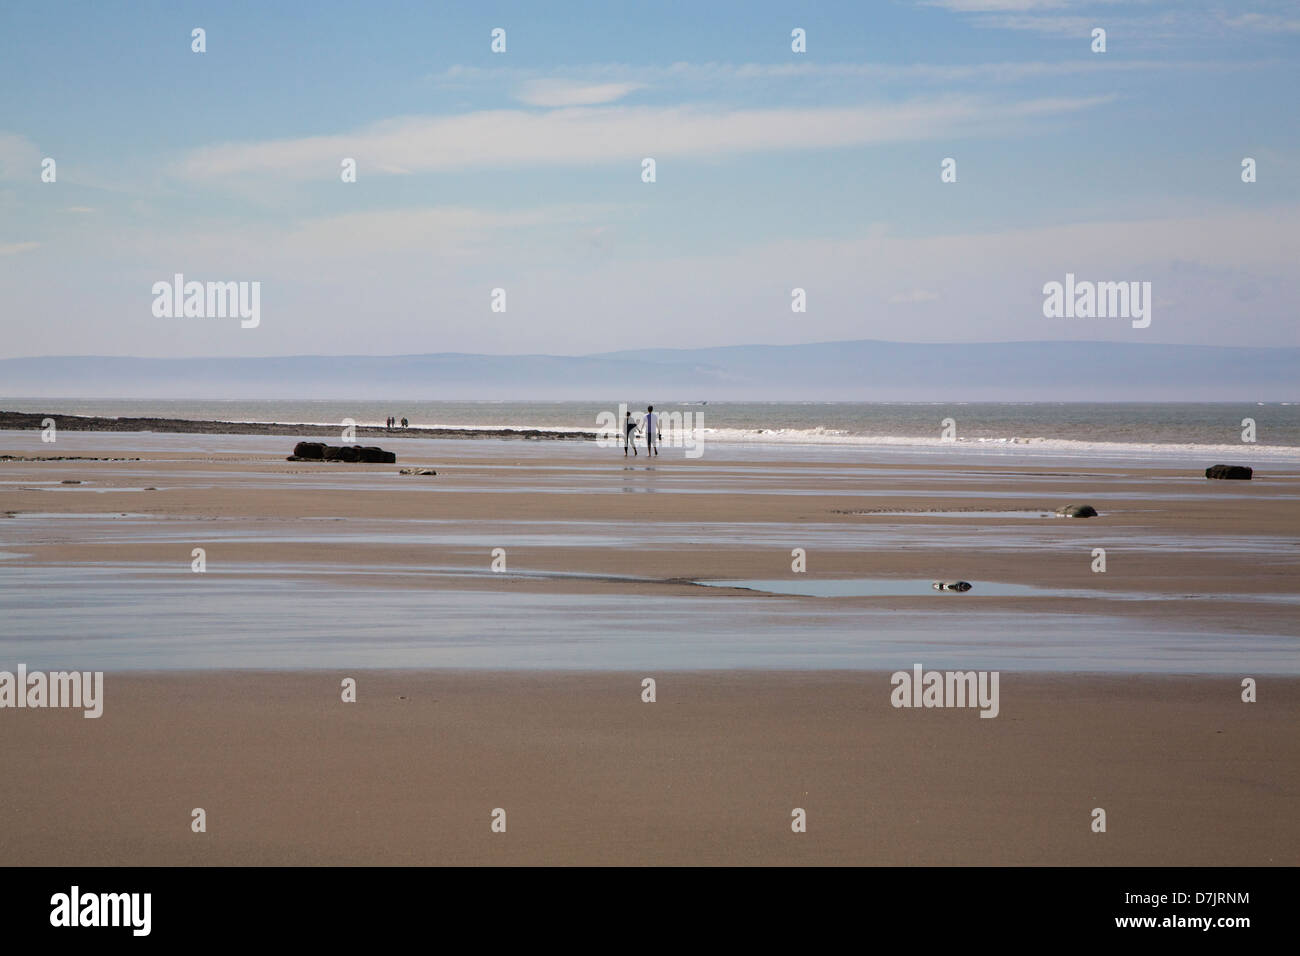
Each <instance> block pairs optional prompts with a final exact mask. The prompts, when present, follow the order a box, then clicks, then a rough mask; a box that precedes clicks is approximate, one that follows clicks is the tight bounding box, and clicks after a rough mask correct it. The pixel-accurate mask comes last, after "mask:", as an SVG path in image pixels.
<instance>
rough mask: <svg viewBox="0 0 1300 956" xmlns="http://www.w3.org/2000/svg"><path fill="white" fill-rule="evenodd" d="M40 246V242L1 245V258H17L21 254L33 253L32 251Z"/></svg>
mask: <svg viewBox="0 0 1300 956" xmlns="http://www.w3.org/2000/svg"><path fill="white" fill-rule="evenodd" d="M39 246H40V243H39V242H11V243H8V244H0V256H16V255H18V254H19V253H23V252H31V250H33V249H35V248H37V247H39Z"/></svg>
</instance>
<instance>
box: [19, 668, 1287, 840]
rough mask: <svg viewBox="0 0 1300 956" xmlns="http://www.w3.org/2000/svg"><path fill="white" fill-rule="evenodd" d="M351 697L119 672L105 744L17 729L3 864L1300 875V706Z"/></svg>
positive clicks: (567, 695)
mask: <svg viewBox="0 0 1300 956" xmlns="http://www.w3.org/2000/svg"><path fill="white" fill-rule="evenodd" d="M343 676H347V675H346V674H341V673H319V674H302V673H297V674H294V673H272V674H266V673H253V674H241V673H230V672H219V673H207V674H176V675H150V674H132V675H114V674H109V675H107V676H106V678H105V695H104V696H105V706H104V715H103V716H102V717H101V718H99V719H98V720H87V719H84V718H82V717H81V715H80V714H79V713H71V712H68V711H51V710H46V711H32V710H24V711H9V712H0V720H3V721H4V724H5V751H6V754H7V755H8V756H9V759H8V760H7V763H8V765H9V767H10V772H8V773H5V774H4V775H2V776H0V808H3V810H2V811H0V814H2V819H3V825H2V826H0V858H3V859H4V860H5V861H6V862H7V863H11V864H16V865H27V864H55V865H98V864H105V865H124V864H131V865H134V864H164V865H166V864H187V865H188V864H229V865H245V864H362V863H371V864H471V865H472V864H505V863H509V864H549V865H557V864H560V865H568V864H614V865H618V864H687V865H690V864H873V865H874V864H898V865H916V864H940V865H948V864H970V865H1004V864H1029V865H1039V864H1071V865H1085V866H1116V865H1180V866H1182V865H1221V864H1223V865H1227V864H1232V865H1248V866H1254V865H1268V866H1273V865H1289V866H1294V865H1296V864H1297V863H1300V822H1298V821H1297V817H1296V814H1295V813H1294V808H1295V805H1296V799H1297V797H1300V738H1298V737H1297V735H1296V733H1295V727H1296V726H1297V721H1298V720H1300V681H1297V680H1295V679H1283V678H1272V679H1264V680H1261V682H1260V685H1259V702H1258V703H1254V704H1246V703H1242V702H1241V700H1240V688H1239V686H1238V685H1237V682H1236V681H1235V680H1233V679H1215V678H1156V677H1132V678H1116V677H1097V676H1078V677H1070V678H1063V677H1051V676H1045V675H1038V676H1025V675H1003V681H1002V686H1001V692H1000V697H1001V713H1000V714H999V716H998V717H997V718H995V719H981V718H980V717H978V716H977V712H976V711H974V710H969V709H965V710H963V709H931V710H925V709H921V710H915V709H895V708H893V707H891V705H890V703H889V692H890V685H889V677H888V675H886V674H878V673H865V672H860V673H821V672H812V673H771V672H720V673H703V674H701V673H679V674H660V675H657V687H656V696H657V700H656V701H655V702H654V703H644V702H642V700H641V679H642V677H645V676H654V675H646V674H641V673H602V674H572V673H559V672H550V673H517V672H515V673H511V672H505V673H501V672H441V673H440V672H428V671H407V672H399V673H393V672H368V673H357V674H355V675H353V676H355V677H356V678H357V682H358V683H357V702H356V703H343V702H342V701H341V699H340V682H341V679H342V677H343ZM196 807H201V808H203V809H204V810H205V811H206V820H207V832H206V833H194V832H192V831H191V819H192V817H191V813H192V810H193V809H194V808H196ZM1098 807H1100V808H1102V809H1104V810H1105V811H1106V815H1107V817H1106V832H1105V833H1094V832H1093V831H1092V821H1093V810H1094V809H1095V808H1098ZM497 808H501V809H503V810H505V813H506V817H505V819H506V832H505V833H494V832H492V829H491V824H492V814H493V811H494V810H496V809H497ZM796 808H801V809H803V810H804V811H805V813H806V819H807V832H805V833H795V832H793V831H792V829H791V823H792V819H793V818H792V811H793V810H795V809H796Z"/></svg>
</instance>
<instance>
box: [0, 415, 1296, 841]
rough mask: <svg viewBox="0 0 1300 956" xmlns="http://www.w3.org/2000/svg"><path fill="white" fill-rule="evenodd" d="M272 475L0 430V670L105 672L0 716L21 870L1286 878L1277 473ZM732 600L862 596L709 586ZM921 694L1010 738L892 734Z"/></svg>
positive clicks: (531, 450)
mask: <svg viewBox="0 0 1300 956" xmlns="http://www.w3.org/2000/svg"><path fill="white" fill-rule="evenodd" d="M293 440H294V438H293V436H284V437H275V436H262V435H240V436H219V435H218V436H214V435H200V436H195V435H156V434H155V435H132V434H114V435H110V434H101V433H70V434H67V435H61V436H60V438H59V445H58V450H57V453H56V452H55V451H54V449H52V448H51V447H50V446H44V447H42V446H41V444H40V442H39V439H38V438H37V437H36V433H34V432H30V431H27V432H4V433H0V454H7V455H11V456H14V457H13V458H11V459H9V460H3V461H0V482H2V484H0V489H2V490H0V495H2V496H3V505H2V506H0V511H3V512H5V513H7V514H8V515H9V517H5V518H3V519H0V535H3V537H0V555H3V557H0V573H4V574H5V575H6V577H7V579H8V581H9V583H10V584H12V585H13V586H12V587H6V588H5V589H4V596H3V598H0V600H3V601H4V602H5V604H4V613H5V620H6V624H5V625H4V629H3V631H0V651H2V652H3V655H4V657H3V660H2V661H0V667H9V668H11V669H12V667H13V666H14V665H16V664H17V663H19V662H25V663H26V664H28V666H30V667H37V666H45V667H47V668H55V667H60V668H62V667H75V668H79V669H103V670H106V671H108V673H107V674H106V677H105V708H104V716H103V717H101V718H99V719H97V720H86V719H83V718H82V717H81V714H80V713H79V712H69V711H56V710H25V711H18V710H8V711H6V712H4V713H3V714H0V719H2V720H3V721H4V723H5V740H6V752H7V753H8V754H10V755H11V758H12V760H13V761H14V765H15V766H21V767H22V768H23V772H22V773H21V774H9V775H6V777H5V779H4V782H3V783H0V806H2V807H3V808H4V810H3V815H4V826H3V827H2V828H0V832H2V833H3V837H0V855H3V856H4V858H5V859H6V860H8V861H10V862H12V863H16V864H36V863H53V864H79V865H80V864H113V865H118V864H201V863H223V864H274V863H289V864H317V863H319V864H327V863H328V864H336V863H397V864H428V863H463V864H479V863H523V864H620V863H626V864H656V863H677V864H708V863H737V864H781V863H821V864H998V865H1001V864H1082V865H1098V866H1102V865H1137V864H1146V865H1199V864H1204V865H1219V864H1238V865H1294V864H1296V863H1297V862H1298V861H1300V849H1298V848H1300V840H1298V839H1297V837H1298V835H1300V834H1298V831H1297V823H1296V822H1295V817H1294V814H1293V813H1292V812H1291V808H1292V807H1293V805H1294V802H1295V799H1296V797H1297V767H1300V761H1297V757H1298V756H1300V754H1298V753H1297V748H1298V747H1300V743H1298V742H1297V738H1296V736H1295V734H1294V727H1295V726H1296V720H1297V717H1298V716H1300V713H1297V711H1298V710H1300V679H1297V677H1296V674H1297V672H1298V671H1300V658H1298V656H1297V654H1296V649H1297V639H1298V635H1300V623H1298V622H1297V614H1296V611H1297V606H1296V595H1297V593H1298V592H1300V588H1298V587H1297V585H1296V584H1295V581H1296V580H1297V570H1300V547H1297V540H1298V539H1300V519H1297V517H1296V513H1295V510H1294V500H1295V498H1296V497H1297V496H1298V495H1300V475H1297V474H1296V473H1295V472H1294V471H1289V470H1287V469H1285V468H1278V469H1276V470H1275V471H1274V472H1273V473H1269V472H1268V471H1267V470H1264V469H1262V470H1261V474H1260V475H1259V476H1258V477H1257V478H1256V480H1254V481H1251V482H1249V483H1247V482H1213V481H1207V480H1206V479H1204V477H1202V476H1200V475H1199V474H1198V471H1197V469H1196V468H1194V467H1191V466H1188V465H1185V464H1181V463H1168V464H1160V465H1151V464H1148V465H1140V466H1139V465H1123V464H1113V463H1112V464H1105V465H1100V464H1093V463H1087V462H1073V463H1062V462H1058V461H1041V460H1039V461H1035V460H1032V459H1017V460H1007V461H997V460H990V459H988V458H981V457H972V458H970V459H969V460H968V461H952V460H932V461H926V460H911V461H907V460H902V459H898V458H895V459H890V460H871V459H868V458H864V457H858V458H856V459H846V458H844V456H842V455H841V456H840V457H839V458H838V459H832V458H829V457H828V454H829V453H824V452H818V453H815V454H814V453H808V454H805V453H799V452H796V453H784V454H777V453H770V454H769V453H764V452H763V451H762V450H761V449H759V450H745V451H738V450H735V449H726V448H717V449H715V450H712V452H711V454H709V455H706V456H705V457H704V458H702V459H700V460H689V459H686V458H684V457H682V456H681V453H680V451H676V452H675V453H674V454H665V455H664V456H661V457H660V459H658V460H655V461H654V462H653V463H651V462H647V461H645V460H644V459H643V458H641V459H630V460H627V461H625V460H624V459H623V456H622V454H621V452H615V451H613V450H609V449H597V448H595V447H594V446H593V445H590V444H584V443H577V442H545V443H542V442H525V441H517V440H516V441H502V440H498V441H450V442H439V441H436V440H428V439H422V440H411V441H406V442H404V441H403V440H401V439H396V440H393V441H381V443H382V444H383V445H384V446H385V447H393V448H396V449H397V451H398V455H399V463H398V465H396V466H394V465H360V464H344V463H303V462H288V461H285V460H284V456H285V455H286V454H288V453H289V451H291V450H292V445H293ZM56 455H57V457H59V458H61V459H63V460H52V459H53V458H54V457H55V456H56ZM41 456H45V457H47V458H48V459H51V460H23V459H33V458H39V457H41ZM96 459H104V460H96ZM107 459H119V460H107ZM120 459H127V460H120ZM411 467H416V468H418V467H427V468H433V469H436V470H437V472H438V473H437V475H436V476H433V475H427V476H422V475H401V474H399V469H401V468H411ZM1203 467H1204V466H1202V469H1203ZM65 482H76V484H67V483H65ZM1073 501H1086V502H1090V503H1092V504H1093V505H1095V506H1096V507H1097V509H1098V510H1099V511H1100V512H1101V516H1100V517H1099V518H1094V519H1064V518H1058V517H1055V516H1053V515H1052V514H1051V511H1052V509H1054V508H1056V507H1057V506H1059V505H1062V504H1065V503H1068V502H1073ZM497 547H499V548H502V549H504V551H505V552H506V562H507V569H506V570H505V571H504V572H500V573H498V572H494V571H493V570H492V568H491V565H492V562H493V560H494V558H493V549H494V548H497ZM1097 547H1104V548H1106V549H1107V552H1108V553H1107V561H1108V565H1107V569H1106V571H1105V572H1104V573H1098V572H1095V571H1093V570H1092V565H1093V562H1094V549H1095V548H1097ZM194 548H203V549H204V551H205V554H206V562H207V564H206V570H205V571H204V573H202V574H196V573H193V569H192V566H191V563H192V557H191V555H192V551H193V549H194ZM796 548H802V549H805V551H806V558H807V571H806V572H804V573H803V574H798V573H795V572H794V571H792V568H791V563H792V557H791V552H792V550H793V549H796ZM930 578H934V579H947V578H964V579H967V580H971V581H973V582H974V583H975V588H974V590H972V591H971V592H970V593H969V594H964V595H948V594H939V593H937V592H933V593H912V592H906V593H904V592H905V590H906V589H904V588H901V587H900V588H899V589H898V592H897V593H891V589H890V587H889V584H890V582H900V583H901V582H910V581H914V580H920V581H922V583H924V580H925V579H930ZM753 579H760V580H764V581H777V580H779V581H783V582H786V583H790V582H795V583H797V582H801V581H813V580H816V581H819V582H823V583H825V582H831V583H834V582H841V583H843V582H845V581H850V582H852V581H870V582H873V584H872V586H873V587H877V588H879V587H881V582H884V587H883V592H882V593H876V592H871V593H859V594H853V593H847V594H846V595H844V596H840V597H833V598H819V597H815V596H811V595H803V596H801V595H798V594H793V595H790V594H776V593H768V592H764V591H762V590H761V589H760V590H754V589H752V587H751V588H749V589H745V590H742V589H739V588H735V587H726V586H723V587H703V586H701V584H699V583H697V582H700V581H711V582H715V583H722V584H724V585H725V584H726V583H727V582H733V583H742V582H749V583H750V584H752V580H753ZM1000 588H1001V589H1003V591H1005V592H1006V593H1003V591H1000V590H999V589H1000ZM1015 588H1022V589H1027V590H1023V591H1015V590H1014V589H1015ZM205 589H206V590H205ZM850 590H851V589H850ZM981 591H983V592H984V593H981ZM914 662H920V663H924V664H926V665H927V666H929V665H936V666H949V665H951V666H960V667H970V668H979V669H998V670H1001V671H1002V685H1001V708H1000V713H999V715H998V717H997V718H996V719H992V720H984V719H980V718H979V716H978V713H977V712H976V711H974V710H971V709H959V708H956V709H954V708H949V709H943V708H938V709H933V710H930V709H907V708H901V709H900V708H895V707H893V706H891V703H890V680H889V673H890V672H891V671H892V670H894V669H896V668H910V667H911V666H912V664H913V663H914ZM1098 672H1101V673H1098ZM1196 675H1200V676H1196ZM349 676H350V677H354V678H356V680H357V683H358V700H357V702H356V703H344V702H342V700H341V699H340V682H341V680H342V679H343V678H344V677H349ZM645 677H653V678H655V680H656V681H657V682H658V683H657V700H656V701H655V702H654V703H645V702H643V701H642V699H641V681H642V679H643V678H645ZM1245 677H1253V678H1255V679H1256V680H1257V681H1258V682H1259V690H1258V696H1259V699H1258V702H1256V703H1249V704H1248V703H1244V702H1243V701H1242V700H1241V681H1242V679H1243V678H1245ZM196 807H202V808H204V809H205V811H206V813H207V821H208V825H207V832H206V833H203V834H197V833H192V832H191V830H190V819H191V818H190V814H191V810H192V809H193V808H196ZM1097 807H1101V808H1103V809H1105V810H1106V812H1107V814H1108V828H1107V832H1105V833H1094V832H1092V829H1091V823H1092V817H1091V813H1092V811H1093V809H1094V808H1097ZM496 808H502V809H504V810H505V811H506V813H507V820H508V824H507V831H506V833H504V834H502V833H494V832H492V830H491V814H492V811H493V810H494V809H496ZM795 808H803V809H804V810H805V811H806V812H807V821H808V823H807V832H806V833H794V832H792V830H791V812H792V810H794V809H795Z"/></svg>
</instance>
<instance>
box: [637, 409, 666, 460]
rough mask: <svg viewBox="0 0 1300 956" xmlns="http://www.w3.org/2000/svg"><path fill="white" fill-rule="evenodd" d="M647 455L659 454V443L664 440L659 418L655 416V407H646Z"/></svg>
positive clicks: (644, 426) (644, 425)
mask: <svg viewBox="0 0 1300 956" xmlns="http://www.w3.org/2000/svg"><path fill="white" fill-rule="evenodd" d="M642 427H643V428H645V453H646V454H647V455H657V454H659V442H660V441H662V440H663V437H664V436H663V435H662V434H661V433H660V431H659V416H658V415H656V414H655V407H654V406H653V405H648V406H646V410H645V423H644V424H643V426H642Z"/></svg>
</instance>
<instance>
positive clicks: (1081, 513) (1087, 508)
mask: <svg viewBox="0 0 1300 956" xmlns="http://www.w3.org/2000/svg"><path fill="white" fill-rule="evenodd" d="M1056 513H1057V514H1058V515H1060V516H1061V517H1063V518H1096V517H1097V509H1096V508H1094V507H1093V506H1092V505H1063V506H1061V507H1060V508H1057V509H1056Z"/></svg>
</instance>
